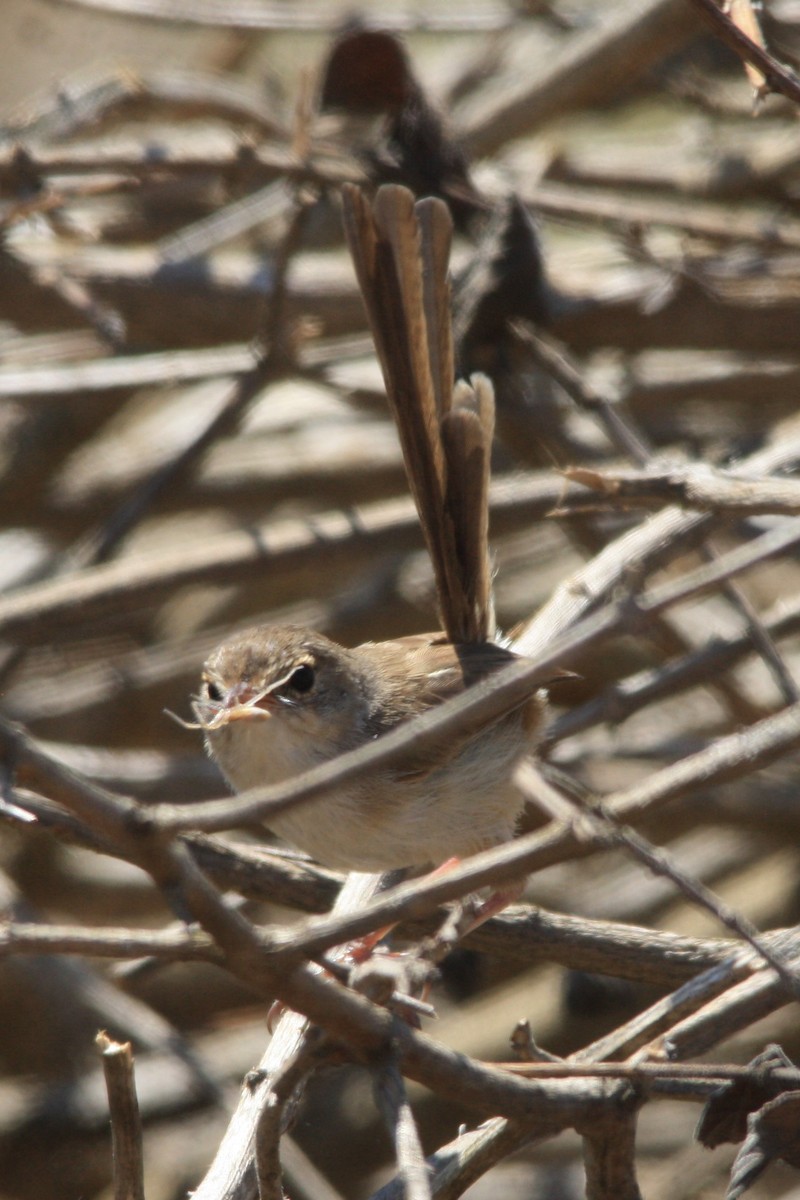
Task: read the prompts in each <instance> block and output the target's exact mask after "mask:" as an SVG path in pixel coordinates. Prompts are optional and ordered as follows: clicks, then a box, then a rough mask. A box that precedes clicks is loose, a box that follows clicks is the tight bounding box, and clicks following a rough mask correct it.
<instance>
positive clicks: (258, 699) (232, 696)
mask: <svg viewBox="0 0 800 1200" xmlns="http://www.w3.org/2000/svg"><path fill="white" fill-rule="evenodd" d="M269 701H270V697H269V694H268V693H266V692H264V691H263V690H259V689H257V688H253V687H251V685H250V684H248V683H235V684H234V685H233V687H232V688H229V689H228V691H227V692H226V693H225V699H224V700H223V702H222V708H221V709H220V717H221V718H222V721H221V723H222V724H225V725H227V724H228V723H229V722H230V721H258V720H261V719H263V718H265V717H271V716H272V707H271V705H270V703H269Z"/></svg>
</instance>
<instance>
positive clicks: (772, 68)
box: [689, 0, 800, 104]
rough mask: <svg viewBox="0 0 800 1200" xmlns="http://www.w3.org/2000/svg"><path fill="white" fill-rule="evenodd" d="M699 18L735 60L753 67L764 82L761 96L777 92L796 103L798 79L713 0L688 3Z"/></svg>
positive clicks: (799, 93)
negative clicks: (736, 56) (762, 77)
mask: <svg viewBox="0 0 800 1200" xmlns="http://www.w3.org/2000/svg"><path fill="white" fill-rule="evenodd" d="M689 3H690V4H691V5H692V6H693V7H694V8H696V9H697V11H698V12H699V13H700V15H701V16H702V17H703V19H704V20H705V21H706V22H707V23H708V24H709V25H711V27H712V29H713V30H714V32H715V33H716V34H717V36H718V37H719V39H720V40H721V41H723V42H724V43H725V45H726V46H728V47H730V49H731V50H733V52H734V54H737V55H738V56H739V58H741V60H742V61H743V62H745V63H749V64H750V65H751V66H753V67H757V68H758V70H759V71H760V72H761V74H762V75H763V76H764V83H763V85H762V87H761V88H760V89H759V91H760V92H762V94H767V93H769V92H777V93H778V94H779V95H781V96H786V98H787V99H788V100H792V101H794V103H795V104H800V80H799V79H798V78H797V76H796V75H795V74H794V72H793V71H790V70H789V68H788V67H785V66H784V65H783V64H782V63H780V62H778V60H777V59H776V58H775V57H774V56H773V55H772V54H770V53H769V52H768V51H767V50H765V49H764V47H763V46H759V44H758V42H754V41H753V39H752V38H749V37H748V36H747V34H746V33H744V32H743V31H742V30H741V29H740V28H739V26H738V25H736V24H735V23H734V22H733V21H732V20H731V19H730V17H729V16H727V15H726V14H725V13H724V12H723V11H722V9H721V8H720V7H719V5H717V4H716V3H715V0H689Z"/></svg>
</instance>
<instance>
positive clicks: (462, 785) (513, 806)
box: [194, 625, 542, 871]
mask: <svg viewBox="0 0 800 1200" xmlns="http://www.w3.org/2000/svg"><path fill="white" fill-rule="evenodd" d="M516 657H517V656H516V655H515V654H513V653H512V652H511V651H510V650H506V649H504V648H503V647H501V646H498V645H495V644H493V643H491V642H483V643H477V644H471V645H470V644H467V645H460V646H456V645H452V644H451V643H449V642H447V641H446V640H445V639H444V637H443V636H442V635H439V636H438V637H437V636H433V635H432V636H419V637H408V638H401V639H399V640H397V641H390V642H367V643H366V644H365V645H363V646H357V647H356V648H355V649H353V650H347V649H345V648H344V647H343V646H339V645H337V644H336V643H335V642H332V641H330V640H329V639H328V638H326V637H324V636H323V635H322V634H320V633H314V632H313V631H312V630H309V629H302V628H299V627H298V626H291V625H290V626H276V625H265V626H262V627H260V628H257V629H253V630H251V631H249V632H246V633H242V634H240V635H239V636H238V637H235V638H232V639H231V640H230V641H228V642H225V643H224V644H223V645H222V646H220V647H219V649H218V650H216V651H215V653H214V654H212V655H211V657H210V658H209V660H208V662H207V663H206V666H205V669H204V672H203V683H202V688H201V694H200V696H199V698H198V699H197V700H196V701H195V703H194V711H195V714H196V716H197V720H198V724H199V725H201V726H202V728H203V730H204V731H205V738H206V745H207V747H208V749H209V751H210V753H211V754H212V755H213V757H214V758H215V759H216V760H217V762H218V763H219V765H220V767H221V768H222V770H223V771H224V773H225V775H226V777H227V778H228V780H229V782H230V783H231V785H232V786H233V787H234V788H235V789H236V790H237V791H242V790H245V789H247V788H252V787H257V786H260V785H265V784H271V783H279V782H281V781H282V780H285V779H290V778H292V777H293V776H295V775H299V774H301V773H302V772H303V771H307V770H310V769H311V768H312V767H315V766H318V765H319V764H320V763H323V762H327V761H328V760H330V759H332V758H335V757H336V756H337V755H339V754H343V753H344V752H345V751H347V750H353V749H355V748H356V747H358V746H362V745H364V743H366V742H369V741H371V740H372V739H373V738H376V737H379V736H380V735H381V734H383V733H387V732H389V731H390V730H392V729H395V728H396V727H397V726H398V725H399V724H401V723H402V722H403V721H406V720H408V719H409V718H410V717H413V716H415V715H417V714H418V713H422V712H425V711H426V709H429V708H431V707H432V706H433V705H436V704H439V703H441V702H442V701H443V700H446V699H447V698H448V697H451V696H457V695H459V694H460V693H461V692H462V691H463V690H464V688H466V687H469V686H470V684H472V683H475V682H477V681H478V680H479V679H481V678H483V677H484V676H486V675H487V674H489V673H490V672H492V671H495V670H497V669H498V668H499V667H503V666H505V665H506V664H507V663H509V662H512V661H513V660H514V659H515V658H516ZM541 708H542V702H541V700H540V698H539V696H538V695H534V696H532V697H530V698H529V699H528V700H527V701H525V702H524V703H523V704H522V705H519V704H517V705H516V707H514V708H512V709H510V711H508V712H507V713H504V714H503V715H502V716H501V717H500V718H499V719H497V720H495V721H494V722H493V723H491V724H490V725H487V726H484V727H483V728H481V729H479V730H478V731H477V732H476V731H475V729H471V730H469V731H468V732H465V733H464V734H463V735H462V736H460V737H458V738H457V739H456V740H454V741H452V742H450V743H449V744H447V745H442V746H437V747H436V748H435V749H434V750H433V751H428V753H427V754H425V755H415V754H414V753H413V751H412V753H411V755H410V756H409V758H408V759H407V760H406V761H405V762H404V763H403V764H402V766H401V767H400V768H387V769H385V770H383V771H381V772H380V773H377V774H373V775H371V776H370V777H369V778H368V779H365V780H359V781H357V782H355V783H350V784H347V785H344V786H342V787H341V788H339V789H337V790H335V791H333V792H331V793H330V794H329V795H327V796H326V797H325V798H324V799H321V800H320V801H319V802H318V803H315V804H313V805H302V806H301V807H299V808H297V809H289V810H287V811H286V812H283V813H281V814H280V815H279V816H276V817H275V818H273V819H272V821H271V827H272V829H273V830H274V832H275V833H277V834H278V835H279V836H280V837H282V838H285V840H286V841H288V842H290V843H291V844H292V845H294V846H296V847H298V848H299V849H301V850H304V851H305V852H306V853H308V854H310V855H311V856H312V858H315V859H316V860H317V861H318V862H321V863H324V864H326V865H327V866H331V867H337V868H340V869H345V870H358V871H385V870H389V869H392V868H395V867H408V866H422V865H424V864H426V863H441V862H443V861H444V860H445V859H447V858H450V857H452V856H456V857H459V858H460V857H463V856H465V855H468V854H474V853H476V852H477V851H478V850H485V849H487V848H488V847H490V846H493V845H496V844H497V843H499V842H502V841H505V840H507V839H508V838H510V837H511V836H512V835H513V832H514V826H515V824H516V820H517V816H518V814H519V810H520V807H521V798H520V795H519V792H518V791H517V790H516V788H514V786H513V784H512V782H511V776H512V772H513V770H514V767H515V766H516V764H517V762H518V761H519V760H520V758H521V757H522V756H523V755H524V754H525V753H526V752H528V751H529V750H530V749H532V747H533V740H534V736H535V733H536V730H537V727H538V725H539V721H540V718H541Z"/></svg>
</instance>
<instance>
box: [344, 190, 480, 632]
mask: <svg viewBox="0 0 800 1200" xmlns="http://www.w3.org/2000/svg"><path fill="white" fill-rule="evenodd" d="M342 199H343V204H344V225H345V233H346V235H347V241H348V244H349V246H350V253H351V254H352V256H353V261H354V263H355V268H356V274H357V276H358V282H359V285H360V287H361V292H362V294H363V297H364V303H365V305H366V309H367V316H368V318H369V323H370V327H371V329H372V336H373V338H374V340H375V347H376V350H377V353H378V358H379V360H380V364H381V368H382V371H383V378H384V383H385V385H386V394H387V397H388V399H389V404H390V406H391V409H392V413H393V415H394V418H395V421H396V423H397V429H398V433H399V435H400V444H401V446H402V450H403V459H404V461H405V466H406V473H407V475H408V481H409V486H410V488H411V493H412V495H413V497H414V501H415V503H416V506H417V511H418V513H419V518H420V522H421V524H422V529H423V533H424V535H425V541H426V543H427V546H428V550H429V552H430V556H431V559H432V561H433V568H434V573H435V577H436V589H437V594H438V598H439V609H440V617H441V621H442V627H443V629H444V631H445V633H446V634H447V636H448V638H449V639H450V640H451V641H453V642H483V641H487V640H490V639H491V638H493V637H494V635H495V619H494V607H493V603H492V587H491V579H492V576H491V566H490V559H489V536H488V535H489V504H488V496H489V471H490V455H491V446H492V437H493V432H494V392H493V390H492V385H491V383H490V381H489V380H488V379H487V378H486V377H485V376H481V375H475V376H473V377H472V379H471V381H470V382H469V383H466V382H464V381H461V382H459V383H458V384H455V381H454V367H453V341H452V329H451V317H450V283H449V277H448V261H449V257H450V242H451V237H452V221H451V218H450V214H449V212H448V209H447V206H446V205H445V204H444V203H443V201H441V200H437V199H425V200H420V201H418V202H417V203H416V204H415V202H414V197H413V194H412V193H411V192H410V191H409V190H408V189H407V188H404V187H400V186H398V185H396V184H387V185H385V186H384V187H382V188H380V189H379V190H378V192H377V194H376V196H375V200H374V203H373V204H372V205H370V202H369V200H368V199H367V197H366V196H365V195H364V193H363V192H362V191H361V190H360V189H359V188H357V187H355V186H354V185H352V184H345V186H344V188H343V191H342Z"/></svg>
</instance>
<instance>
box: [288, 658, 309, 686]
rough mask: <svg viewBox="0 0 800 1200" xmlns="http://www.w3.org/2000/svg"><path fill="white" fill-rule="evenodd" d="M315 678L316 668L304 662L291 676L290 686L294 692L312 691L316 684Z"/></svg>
mask: <svg viewBox="0 0 800 1200" xmlns="http://www.w3.org/2000/svg"><path fill="white" fill-rule="evenodd" d="M314 679H315V675H314V668H313V667H312V666H310V665H309V664H308V663H303V664H302V666H300V667H298V668H297V670H296V671H292V673H291V675H290V676H289V687H290V688H291V689H292V691H293V692H301V693H302V692H310V691H311V689H312V688H313V686H314Z"/></svg>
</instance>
